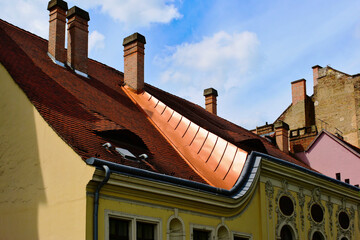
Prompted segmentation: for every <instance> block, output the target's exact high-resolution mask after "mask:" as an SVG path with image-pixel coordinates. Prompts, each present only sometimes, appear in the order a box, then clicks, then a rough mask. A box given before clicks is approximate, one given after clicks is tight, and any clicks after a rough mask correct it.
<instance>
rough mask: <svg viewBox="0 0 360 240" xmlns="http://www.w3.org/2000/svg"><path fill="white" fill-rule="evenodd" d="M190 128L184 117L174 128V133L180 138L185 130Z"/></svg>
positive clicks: (187, 120)
mask: <svg viewBox="0 0 360 240" xmlns="http://www.w3.org/2000/svg"><path fill="white" fill-rule="evenodd" d="M189 127H190V121H189V119H187V118H186V117H182V118H181V121H180V123H179V125H178V126H177V127H176V129H175V130H176V133H178V134H179V135H180V136H181V137H182V136H184V134H185V132H186V131H187V129H188V128H189Z"/></svg>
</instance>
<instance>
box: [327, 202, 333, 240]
mask: <svg viewBox="0 0 360 240" xmlns="http://www.w3.org/2000/svg"><path fill="white" fill-rule="evenodd" d="M326 207H327V209H328V214H329V221H330V222H329V230H330V234H331V236H333V235H334V233H333V203H332V202H331V197H330V196H328V201H327V203H326Z"/></svg>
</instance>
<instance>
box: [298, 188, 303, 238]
mask: <svg viewBox="0 0 360 240" xmlns="http://www.w3.org/2000/svg"><path fill="white" fill-rule="evenodd" d="M297 196H298V201H299V207H300V222H301V230H302V231H304V227H305V216H304V206H305V194H304V189H303V188H301V187H300V188H299V192H298V193H297Z"/></svg>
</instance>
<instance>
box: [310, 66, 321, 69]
mask: <svg viewBox="0 0 360 240" xmlns="http://www.w3.org/2000/svg"><path fill="white" fill-rule="evenodd" d="M311 68H312V69H314V68H322V66H320V65H315V66H312V67H311Z"/></svg>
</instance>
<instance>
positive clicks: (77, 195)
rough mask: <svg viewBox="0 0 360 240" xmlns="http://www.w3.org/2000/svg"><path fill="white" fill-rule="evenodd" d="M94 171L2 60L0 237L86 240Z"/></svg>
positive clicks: (0, 89) (0, 99)
mask: <svg viewBox="0 0 360 240" xmlns="http://www.w3.org/2000/svg"><path fill="white" fill-rule="evenodd" d="M93 171H94V169H93V168H92V167H89V166H87V165H86V164H85V163H84V162H83V161H82V159H81V158H80V157H79V156H78V155H77V154H76V153H75V152H74V151H73V150H72V149H71V148H70V147H69V146H68V145H66V144H65V143H64V142H63V141H62V140H61V139H60V137H59V136H58V135H57V134H56V133H55V132H54V131H53V130H52V129H51V128H50V127H49V125H48V124H47V123H46V122H45V121H44V119H43V118H42V117H41V116H40V114H39V113H38V112H37V110H36V109H35V108H34V106H33V105H32V104H31V103H30V101H29V100H28V99H27V97H26V96H25V94H24V93H23V92H22V91H21V89H20V88H19V87H18V86H17V85H16V84H15V82H14V81H13V80H12V79H11V76H10V75H9V74H8V72H7V71H6V69H5V68H4V67H3V66H2V65H1V64H0V215H1V217H0V239H12V240H15V239H61V240H63V239H85V237H86V236H85V235H86V230H85V228H86V221H85V219H86V184H87V183H88V181H89V180H90V179H91V177H92V173H93Z"/></svg>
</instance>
